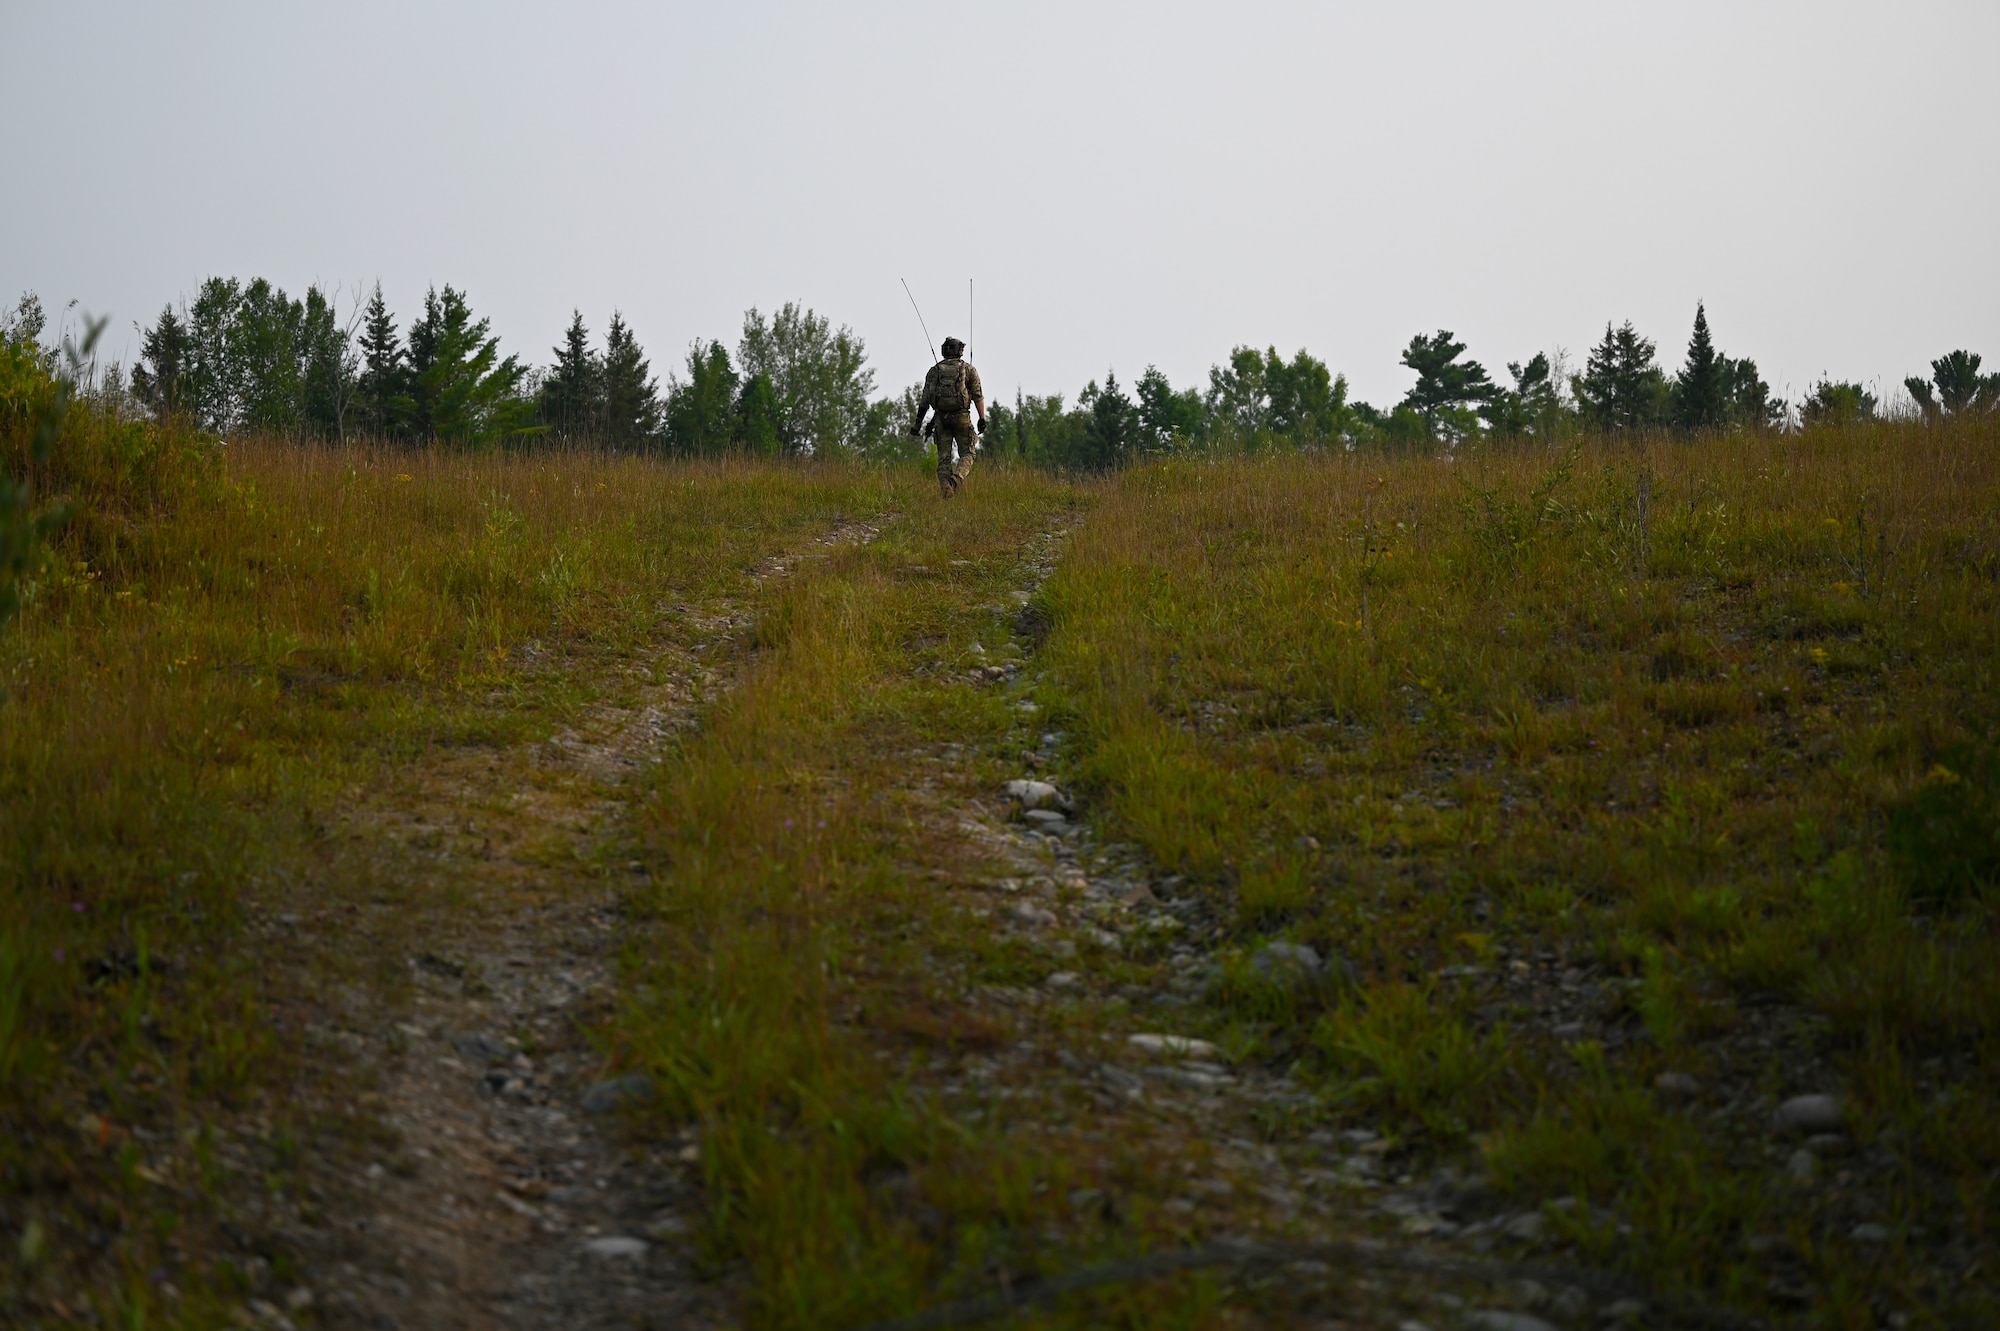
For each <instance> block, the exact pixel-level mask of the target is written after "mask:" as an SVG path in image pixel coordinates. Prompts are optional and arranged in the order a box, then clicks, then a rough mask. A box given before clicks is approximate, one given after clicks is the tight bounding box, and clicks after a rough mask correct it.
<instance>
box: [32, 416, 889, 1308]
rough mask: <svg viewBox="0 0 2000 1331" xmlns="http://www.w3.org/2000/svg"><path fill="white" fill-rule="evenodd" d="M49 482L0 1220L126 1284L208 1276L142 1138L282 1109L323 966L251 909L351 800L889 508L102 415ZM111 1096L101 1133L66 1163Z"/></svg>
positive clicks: (756, 476) (85, 1268)
mask: <svg viewBox="0 0 2000 1331" xmlns="http://www.w3.org/2000/svg"><path fill="white" fill-rule="evenodd" d="M0 443H4V444H5V449H0V451H4V452H6V454H7V456H8V457H9V458H10V459H11V460H12V461H13V462H14V463H15V464H16V465H19V464H20V461H21V459H20V457H19V438H18V431H16V432H14V433H10V434H9V435H8V436H7V437H6V439H5V440H4V441H0ZM37 477H38V482H39V487H38V488H39V489H40V490H41V491H42V492H43V493H48V494H52V495H63V496H66V497H67V498H68V499H69V500H70V502H71V504H72V507H73V510H74V513H75V516H74V517H73V519H72V520H71V521H70V522H69V523H68V524H67V525H66V526H65V528H64V529H63V530H62V532H61V533H60V535H59V536H58V538H57V539H56V541H55V542H54V543H53V545H52V546H51V548H50V549H49V551H48V554H47V558H46V560H45V561H44V562H43V563H42V565H41V567H40V568H39V569H38V570H36V572H35V574H34V576H33V578H32V581H31V583H30V585H29V586H28V587H27V588H26V590H27V592H28V597H27V604H26V606H25V608H24V610H23V612H22V613H21V615H20V617H19V618H18V619H17V620H16V622H15V623H14V625H13V626H12V627H11V629H10V630H9V631H8V633H7V634H6V635H5V636H4V638H0V687H4V689H5V691H6V697H5V701H4V702H0V1124H4V1130H0V1231H5V1232H6V1233H7V1241H8V1242H9V1244H12V1243H14V1242H15V1240H16V1239H18V1238H19V1237H20V1236H21V1235H22V1234H24V1233H26V1230H25V1229H23V1228H22V1227H23V1226H24V1225H27V1224H29V1223H33V1224H35V1225H36V1226H38V1228H37V1230H36V1233H37V1234H40V1235H43V1236H44V1237H43V1238H42V1239H39V1240H37V1243H36V1245H33V1246H35V1248H36V1251H37V1252H38V1253H42V1254H44V1255H43V1256H41V1257H39V1258H38V1259H37V1263H36V1264H35V1265H34V1269H32V1270H30V1269H28V1268H17V1267H11V1266H10V1267H8V1268H7V1270H8V1271H9V1272H10V1273H11V1274H9V1275H8V1276H6V1277H4V1278H0V1286H5V1285H6V1284H7V1282H9V1281H13V1280H15V1279H16V1278H19V1279H20V1280H23V1281H26V1280H29V1279H31V1278H32V1280H34V1281H36V1282H39V1283H38V1285H37V1287H46V1288H54V1287H56V1286H60V1285H62V1284H63V1283H64V1282H66V1281H71V1280H75V1281H80V1282H82V1284H83V1285H84V1287H85V1288H86V1289H95V1290H97V1291H99V1292H100V1293H103V1296H104V1297H105V1298H106V1299H112V1298H113V1295H112V1294H111V1293H109V1292H106V1291H116V1290H119V1289H121V1288H122V1287H124V1286H128V1285H130V1284H131V1282H130V1281H129V1280H127V1279H126V1278H125V1277H124V1276H122V1275H120V1274H118V1273H119V1272H121V1271H127V1270H129V1269H136V1270H139V1271H142V1272H143V1271H144V1270H147V1269H150V1268H151V1266H152V1265H153V1264H154V1262H155V1261H156V1260H157V1259H158V1258H159V1254H160V1253H162V1252H166V1251H177V1252H178V1253H179V1256H177V1257H173V1258H172V1259H171V1260H172V1264H174V1265H175V1266H176V1267H178V1265H179V1264H180V1263H181V1262H183V1261H189V1262H192V1264H193V1265H194V1266H196V1267H202V1266H204V1265H205V1266H207V1267H209V1268H211V1270H210V1276H211V1277H212V1276H213V1275H214V1272H213V1270H212V1268H213V1267H214V1266H215V1258H214V1254H213V1253H207V1254H204V1253H203V1250H202V1248H201V1247H200V1245H196V1246H195V1247H194V1248H192V1249H190V1248H188V1246H187V1245H186V1244H185V1241H184V1240H183V1241H177V1242H176V1243H175V1244H174V1245H171V1249H169V1248H168V1247H164V1246H163V1244H164V1240H163V1238H162V1234H163V1233H165V1232H166V1231H163V1230H160V1229H158V1228H157V1227H155V1226H152V1225H151V1223H150V1219H149V1215H150V1212H151V1211H152V1208H153V1207H154V1206H156V1205H158V1203H149V1202H148V1201H147V1200H146V1198H145V1197H144V1196H143V1195H141V1194H143V1193H144V1188H143V1187H141V1188H140V1189H139V1193H138V1194H135V1193H133V1192H131V1191H130V1189H129V1188H128V1187H126V1186H125V1185H124V1184H123V1183H121V1178H123V1175H121V1173H120V1170H119V1168H118V1162H119V1159H120V1158H121V1157H120V1155H119V1153H120V1151H121V1150H124V1149H126V1148H124V1147H121V1146H119V1145H118V1143H121V1142H123V1143H130V1142H131V1141H132V1140H133V1139H132V1138H131V1137H129V1136H128V1135H126V1130H127V1129H128V1128H131V1127H139V1128H143V1129H144V1130H145V1131H147V1132H150V1133H152V1134H153V1136H152V1137H150V1138H148V1140H161V1141H167V1142H172V1141H174V1140H176V1139H177V1138H178V1137H179V1136H180V1134H182V1133H186V1132H193V1131H199V1130H202V1128H203V1125H205V1124H208V1123H211V1122H213V1121H215V1120H216V1118H217V1117H218V1116H226V1115H228V1114H230V1113H232V1112H235V1109H234V1107H242V1106H247V1105H249V1104H251V1103H252V1102H253V1101H254V1102H256V1103H257V1104H260V1105H263V1106H265V1109H269V1108H270V1106H271V1103H272V1101H271V1097H272V1096H273V1095H276V1096H277V1097H278V1100H277V1103H279V1104H282V1102H283V1088H284V1085H285V1083H286V1081H287V1079H288V1077H289V1076H290V1075H292V1073H293V1072H294V1070H295V1069H294V1068H293V1066H292V1064H291V1062H290V1060H289V1054H288V1052H287V1048H286V1044H285V1042H282V1041H279V1040H277V1039H275V1038H274V1027H273V1025H272V1017H271V1012H272V1007H273V1005H274V1004H275V1003H277V1002H278V1001H279V1000H280V999H281V998H282V997H284V996H286V995H288V994H290V995H294V996H296V995H299V994H305V993H309V991H310V989H311V987H312V985H313V984H314V983H315V978H314V977H313V976H310V975H283V974H273V973H270V972H269V971H268V970H267V969H265V968H263V967H262V966H261V965H260V958H259V955H258V952H257V949H256V946H255V944H254V942H253V941H252V939H251V938H250V937H249V936H248V935H247V934H246V933H245V931H244V929H243V927H242V926H243V924H244V921H245V911H246V902H247V901H248V900H250V899H251V898H259V897H262V898H266V899H268V898H270V897H273V896H276V895H279V894H281V893H282V892H283V891H286V890H289V889H288V888H287V886H286V885H287V884H289V883H294V882H296V881H298V880H299V878H298V872H297V871H298V870H299V868H300V866H301V865H302V864H304V863H306V862H307V861H308V860H309V858H310V856H311V854H312V851H313V847H314V845H315V842H316V838H317V837H318V836H319V827H320V822H321V819H322V818H323V816H324V815H325V813H326V811H327V810H328V808H329V807H330V805H331V804H332V803H333V801H334V800H335V798H336V797H337V795H338V793H339V792H341V791H342V790H343V789H345V788H346V787H347V786H349V785H351V784H353V783H356V782H360V781H365V780H367V779H370V778H371V777H372V776H373V775H374V774H376V773H379V772H381V771H383V770H385V769H386V768H388V767H390V766H392V765H394V764H397V763H401V762H405V761H409V760H411V759H412V758H414V757H418V756H420V755H421V754H422V753H423V752H424V751H426V750H427V749H429V748H431V747H433V746H439V745H445V746H450V745H458V744H464V743H494V742H504V741H506V740H508V739H510V738H515V737H520V736H524V735H531V734H533V733H535V732H536V731H537V730H541V729H546V728H548V727H551V726H553V725H555V724H557V723H558V722H559V721H560V719H561V717H562V716H563V715H564V714H565V712H566V709H568V708H570V707H573V706H575V705H577V704H578V703H579V702H580V701H582V700H583V699H584V698H585V697H587V695H588V692H589V690H591V689H594V688H597V687H599V686H600V681H601V680H602V679H603V678H605V677H606V672H605V671H603V670H599V669H595V668H593V667H595V666H599V665H603V664H606V663H609V662H612V661H615V660H618V659H621V658H623V657H624V656H627V655H630V654H632V653H634V652H637V651H639V650H640V649H642V648H643V647H644V645H645V644H646V643H647V642H648V641H649V639H650V638H651V637H652V635H654V634H655V632H656V631H658V630H659V626H660V625H661V624H662V622H663V620H664V619H666V618H667V617H670V616H671V615H672V614H673V607H674V606H675V604H676V603H678V602H681V601H684V600H688V599H694V598H700V597H707V596H712V595H715V594H718V593H719V592H721V591H724V590H735V589H739V588H740V587H741V586H743V585H745V583H746V581H747V580H746V578H745V576H744V574H745V570H746V569H747V568H748V567H749V566H750V565H752V564H754V563H756V562H757V561H758V560H759V559H762V558H764V557H765V556H767V555H769V554H771V553H772V552H774V551H776V550H779V549H784V548H788V547H789V546H791V545H793V544H796V543H798V542H800V541H803V540H805V539H807V537H808V536H809V535H811V534H816V533H817V532H819V531H821V530H824V529H825V528H826V527H827V526H829V525H831V524H832V523H834V522H837V521H839V520H841V519H842V518H843V517H846V516H849V515H854V514H859V513H872V512H875V511H876V510H878V509H879V508H880V506H881V505H882V503H883V502H884V499H885V497H886V495H887V490H886V489H885V481H884V479H883V477H882V476H881V475H880V474H879V473H874V472H869V471H865V470H861V469H838V468H809V467H807V468H800V467H777V466H768V465H766V466H754V465H751V464H746V463H736V462H714V463H707V464H691V465H680V466H674V467H662V466H659V465H656V464H651V463H647V462H642V461H638V460H634V459H629V458H616V457H611V456H606V455H602V454H593V453H577V454H544V455H538V456H535V457H531V458H530V457H518V456H466V455H459V454H453V453H448V452H411V451H401V450H394V449H387V448H373V447H355V448H349V449H332V448H310V447H299V446H295V445H291V444H280V443H265V442H259V441H256V440H251V441H246V442H242V443H237V444H232V445H230V446H227V447H224V446H221V445H219V444H217V443H215V442H214V441H212V440H208V439H205V438H202V437H199V436H196V435H193V434H191V433H188V432H186V431H184V430H182V429H179V428H177V427H175V426H172V425H168V426H164V427H163V426H159V425H155V424H153V423H150V422H137V421H131V420H126V419H122V418H120V417H119V416H118V414H117V412H116V411H115V410H114V409H112V408H111V407H109V406H107V405H104V404H97V405H96V406H94V407H92V408H90V409H84V408H81V407H80V408H79V409H77V410H74V411H72V412H71V413H70V417H69V420H68V422H67V423H66V425H65V430H64V435H63V438H62V440H61V441H60V444H59V446H58V448H57V449H56V450H55V451H54V454H53V456H52V458H51V460H50V462H49V463H48V464H47V465H46V466H44V467H42V468H40V469H39V471H38V473H37ZM86 1111H88V1112H89V1113H91V1114H92V1115H94V1116H95V1117H94V1118H93V1120H92V1121H93V1122H99V1123H101V1124H103V1125H106V1126H103V1127H102V1128H101V1130H100V1136H99V1137H94V1138H89V1139H87V1140H84V1141H83V1142H82V1144H81V1146H80V1147H79V1148H77V1149H72V1148H71V1147H70V1146H68V1145H65V1146H63V1147H62V1148H61V1149H55V1148H54V1147H53V1143H56V1142H62V1143H71V1142H74V1141H77V1140H78V1139H77V1138H76V1136H75V1132H74V1130H73V1128H72V1126H71V1125H72V1124H73V1123H74V1122H75V1121H76V1120H77V1119H78V1116H79V1115H80V1114H82V1113H84V1112H86ZM260 1112H263V1111H260ZM168 1149H169V1152H170V1153H171V1148H168ZM125 1163H126V1165H127V1166H129V1164H130V1161H129V1160H127V1161H126V1162H125ZM184 1163H185V1162H184ZM162 1167H163V1168H164V1167H165V1166H162ZM219 1204H220V1203H219V1202H217V1201H216V1200H215V1199H214V1198H213V1197H210V1198H206V1199H201V1198H197V1199H196V1201H195V1202H193V1203H192V1204H191V1205H192V1211H193V1214H191V1215H186V1216H183V1217H182V1218H183V1219H185V1220H187V1221H188V1223H189V1225H192V1226H196V1227H197V1228H198V1225H197V1223H196V1222H198V1221H200V1220H202V1218H203V1217H204V1216H208V1217H210V1218H212V1208H213V1207H214V1206H217V1205H219ZM93 1208H95V1209H93ZM105 1208H109V1209H108V1210H106V1209H105ZM107 1216H109V1217H110V1219H109V1220H108V1221H107V1219H106V1217H107ZM107 1223H108V1224H109V1225H110V1229H109V1232H110V1233H111V1235H112V1236H113V1241H112V1242H111V1243H110V1244H109V1246H105V1245H103V1244H98V1245H96V1246H91V1245H86V1244H84V1243H82V1242H81V1241H80V1236H82V1235H84V1234H86V1233H91V1232H98V1233H102V1232H104V1227H105V1225H106V1224H107ZM182 1232H183V1234H184V1235H185V1234H186V1233H187V1232H189V1231H188V1230H185V1229H184V1230H183V1231H182ZM10 1251H11V1248H10ZM149 1254H150V1255H149ZM190 1254H192V1255H190ZM176 1278H177V1279H182V1280H183V1282H184V1283H185V1282H186V1281H188V1280H193V1281H195V1282H196V1283H199V1281H200V1280H201V1279H203V1277H202V1276H201V1275H200V1273H199V1271H197V1272H195V1273H194V1274H192V1275H188V1276H179V1275H177V1277H176ZM10 1288H12V1289H13V1291H14V1292H15V1293H18V1292H19V1289H20V1288H25V1286H18V1287H10ZM134 1288H136V1289H137V1291H138V1292H137V1293H127V1294H119V1295H117V1297H118V1298H136V1299H139V1300H140V1301H141V1302H142V1303H143V1302H146V1301H147V1300H148V1299H149V1297H150V1296H148V1295H147V1294H146V1292H145V1291H146V1289H147V1288H148V1287H147V1286H145V1285H144V1283H143V1282H140V1284H139V1285H138V1286H136V1287H134ZM10 1297H11V1295H10ZM104 1306H105V1308H107V1309H109V1308H110V1306H111V1305H110V1304H109V1303H107V1304H105V1305H104ZM107 1315H108V1313H107ZM190 1315H192V1314H190Z"/></svg>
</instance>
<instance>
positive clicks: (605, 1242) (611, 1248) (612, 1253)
mask: <svg viewBox="0 0 2000 1331" xmlns="http://www.w3.org/2000/svg"><path fill="white" fill-rule="evenodd" d="M583 1250H584V1251H585V1252H587V1253H589V1254H590V1255H591V1256H592V1257H603V1258H605V1259H607V1260H609V1259H611V1258H616V1257H644V1256H645V1255H646V1240H644V1239H635V1238H628V1237H627V1236H625V1235H623V1234H606V1235H605V1236H604V1237H603V1238H601V1239H592V1240H590V1242H588V1243H586V1244H584V1245H583Z"/></svg>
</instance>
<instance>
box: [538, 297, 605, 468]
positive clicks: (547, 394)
mask: <svg viewBox="0 0 2000 1331" xmlns="http://www.w3.org/2000/svg"><path fill="white" fill-rule="evenodd" d="M555 357H556V363H555V364H554V365H553V366H552V367H550V369H549V373H548V377H547V378H545V379H543V380H542V391H541V397H540V400H539V401H538V403H537V405H536V411H537V414H538V415H539V416H540V418H541V422H542V424H544V425H546V426H548V427H549V429H551V430H553V431H554V432H555V433H556V434H557V435H558V436H560V437H562V438H564V439H582V438H587V437H589V436H591V435H593V434H595V433H596V432H597V427H598V420H597V411H596V407H597V403H598V398H599V396H600V387H599V385H600V381H601V380H602V378H603V375H602V370H603V365H602V363H601V362H600V361H599V360H598V358H597V353H596V352H594V351H592V350H591V349H590V332H589V330H588V329H586V328H585V327H584V326H583V311H581V310H571V311H570V320H569V331H568V332H566V333H564V334H563V343H562V345H561V346H559V347H556V348H555Z"/></svg>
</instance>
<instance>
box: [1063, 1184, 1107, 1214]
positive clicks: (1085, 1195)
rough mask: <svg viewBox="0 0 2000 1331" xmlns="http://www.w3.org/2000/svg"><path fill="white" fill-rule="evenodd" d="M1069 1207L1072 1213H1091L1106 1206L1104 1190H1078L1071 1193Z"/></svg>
mask: <svg viewBox="0 0 2000 1331" xmlns="http://www.w3.org/2000/svg"><path fill="white" fill-rule="evenodd" d="M1069 1205H1070V1209H1071V1210H1072V1211H1091V1210H1095V1209H1096V1208H1098V1207H1100V1206H1102V1205H1104V1190H1103V1189H1102V1188H1076V1189H1074V1190H1072V1191H1071V1192H1070V1195H1069Z"/></svg>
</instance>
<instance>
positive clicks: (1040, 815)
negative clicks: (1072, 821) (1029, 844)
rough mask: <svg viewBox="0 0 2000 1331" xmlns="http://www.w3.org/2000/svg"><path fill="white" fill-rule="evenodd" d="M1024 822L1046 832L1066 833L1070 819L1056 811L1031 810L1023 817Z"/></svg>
mask: <svg viewBox="0 0 2000 1331" xmlns="http://www.w3.org/2000/svg"><path fill="white" fill-rule="evenodd" d="M1021 818H1022V821H1024V822H1027V823H1032V824H1033V825H1034V826H1035V827H1036V828H1038V829H1039V830H1041V831H1044V832H1064V831H1067V830H1068V829H1069V819H1067V818H1065V817H1063V816H1062V815H1061V814H1060V813H1057V812H1056V811H1055V810H1054V809H1030V810H1028V811H1027V812H1026V813H1024V814H1022V815H1021Z"/></svg>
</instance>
